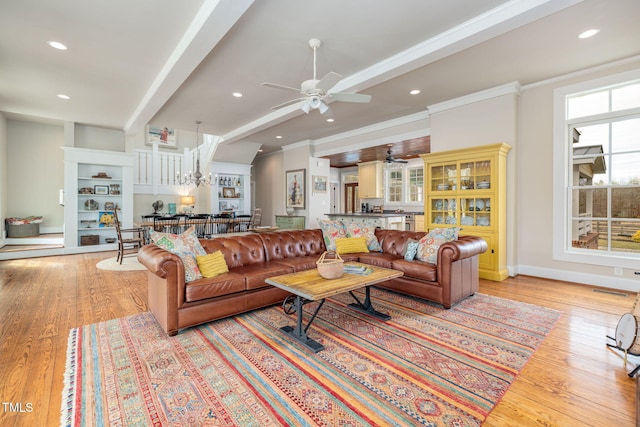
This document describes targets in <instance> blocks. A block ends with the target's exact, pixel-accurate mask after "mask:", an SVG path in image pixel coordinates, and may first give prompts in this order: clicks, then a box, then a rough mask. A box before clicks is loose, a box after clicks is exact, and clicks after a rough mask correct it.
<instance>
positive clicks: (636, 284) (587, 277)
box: [510, 265, 640, 292]
mask: <svg viewBox="0 0 640 427" xmlns="http://www.w3.org/2000/svg"><path fill="white" fill-rule="evenodd" d="M510 271H513V272H514V273H516V274H524V275H527V276H534V277H541V278H544V279H553V280H563V281H565V282H575V283H583V284H586V285H593V286H601V287H603V288H609V289H618V290H623V291H629V292H638V291H640V280H633V279H626V278H624V277H612V276H603V275H598V274H589V273H580V272H576V271H566V270H554V269H551V268H542V267H535V266H532V265H518V266H517V267H516V268H511V269H510Z"/></svg>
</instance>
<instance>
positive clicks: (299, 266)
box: [278, 255, 357, 271]
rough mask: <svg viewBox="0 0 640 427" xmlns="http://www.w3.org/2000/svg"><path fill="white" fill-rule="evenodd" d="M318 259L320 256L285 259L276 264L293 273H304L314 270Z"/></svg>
mask: <svg viewBox="0 0 640 427" xmlns="http://www.w3.org/2000/svg"><path fill="white" fill-rule="evenodd" d="M319 258H320V256H318V255H313V256H303V257H297V258H285V259H281V260H280V261H278V263H280V264H284V265H287V266H289V267H290V268H292V269H293V271H305V270H311V269H313V268H316V261H318V259H319ZM356 259H357V258H356Z"/></svg>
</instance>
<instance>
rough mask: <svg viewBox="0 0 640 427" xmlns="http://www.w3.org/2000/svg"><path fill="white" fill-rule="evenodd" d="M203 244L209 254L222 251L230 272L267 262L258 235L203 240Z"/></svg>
mask: <svg viewBox="0 0 640 427" xmlns="http://www.w3.org/2000/svg"><path fill="white" fill-rule="evenodd" d="M201 243H202V246H203V247H204V249H205V250H206V251H207V253H213V252H215V251H221V252H222V253H223V254H224V259H225V261H226V262H227V265H228V266H229V269H230V270H233V269H234V268H238V267H243V266H245V265H250V264H260V263H263V262H265V261H266V258H265V253H264V246H263V244H262V239H260V236H259V235H258V234H249V235H245V236H234V237H216V238H215V239H203V240H201Z"/></svg>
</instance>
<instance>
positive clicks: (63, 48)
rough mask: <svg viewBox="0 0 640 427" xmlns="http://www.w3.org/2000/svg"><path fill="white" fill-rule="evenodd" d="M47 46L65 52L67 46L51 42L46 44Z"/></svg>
mask: <svg viewBox="0 0 640 427" xmlns="http://www.w3.org/2000/svg"><path fill="white" fill-rule="evenodd" d="M47 43H48V44H49V46H51V47H52V48H54V49H58V50H67V46H65V45H64V44H62V43H60V42H57V41H54V40H51V41H49V42H47Z"/></svg>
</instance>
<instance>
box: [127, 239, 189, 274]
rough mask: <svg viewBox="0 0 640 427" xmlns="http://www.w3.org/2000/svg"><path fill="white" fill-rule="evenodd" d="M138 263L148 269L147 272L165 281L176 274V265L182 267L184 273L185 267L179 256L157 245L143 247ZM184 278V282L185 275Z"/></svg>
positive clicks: (139, 253) (139, 252)
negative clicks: (170, 275)
mask: <svg viewBox="0 0 640 427" xmlns="http://www.w3.org/2000/svg"><path fill="white" fill-rule="evenodd" d="M138 261H140V264H142V265H144V266H145V267H147V270H149V271H150V272H151V273H153V274H155V275H156V276H158V277H161V278H163V279H166V278H167V276H168V275H169V273H170V272H171V274H174V273H173V271H175V264H179V265H180V266H182V269H183V272H184V265H183V264H182V260H181V259H180V257H179V256H178V255H175V254H172V253H171V252H169V251H167V250H164V249H162V248H160V247H158V246H156V245H155V244H149V245H145V246H143V247H142V248H141V249H140V250H139V251H138ZM182 277H183V280H182V281H183V282H184V275H183V276H182Z"/></svg>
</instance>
